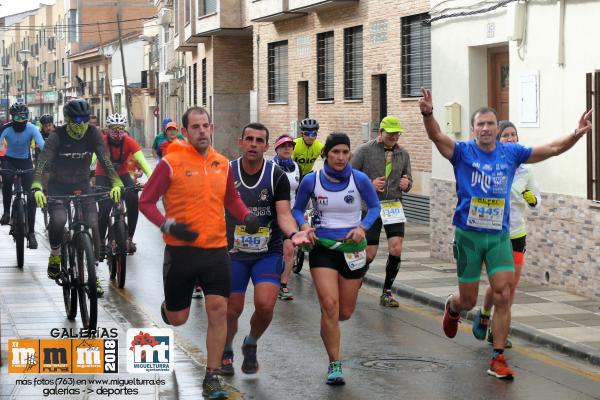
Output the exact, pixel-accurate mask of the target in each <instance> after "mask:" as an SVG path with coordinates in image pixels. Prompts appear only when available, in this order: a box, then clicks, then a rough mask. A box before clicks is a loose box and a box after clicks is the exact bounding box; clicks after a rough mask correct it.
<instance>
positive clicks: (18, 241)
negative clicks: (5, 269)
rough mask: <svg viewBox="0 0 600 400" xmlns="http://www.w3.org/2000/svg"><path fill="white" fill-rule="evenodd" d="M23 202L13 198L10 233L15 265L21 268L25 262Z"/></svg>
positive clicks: (25, 229)
mask: <svg viewBox="0 0 600 400" xmlns="http://www.w3.org/2000/svg"><path fill="white" fill-rule="evenodd" d="M24 203H25V202H24V201H23V199H15V202H14V203H13V210H12V212H13V214H12V218H13V220H12V234H13V238H14V240H15V246H16V248H17V267H18V268H23V264H24V262H25V232H26V231H27V228H26V226H25V223H26V222H25V204H24Z"/></svg>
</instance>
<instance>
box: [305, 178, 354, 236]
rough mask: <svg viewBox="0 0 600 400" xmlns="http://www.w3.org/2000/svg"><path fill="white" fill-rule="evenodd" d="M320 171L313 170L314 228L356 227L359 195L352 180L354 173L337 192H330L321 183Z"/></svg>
mask: <svg viewBox="0 0 600 400" xmlns="http://www.w3.org/2000/svg"><path fill="white" fill-rule="evenodd" d="M321 173H322V171H321V170H319V171H317V172H315V189H314V190H313V196H314V199H313V204H316V209H317V213H318V218H316V220H317V221H318V223H317V224H316V226H315V228H327V229H339V228H348V227H353V228H354V227H357V226H358V225H359V224H360V220H361V219H360V217H361V200H362V198H361V196H360V193H359V192H358V188H357V187H356V182H354V174H352V175H350V182H348V186H346V188H345V189H343V190H340V191H339V192H330V191H328V190H326V189H325V188H324V187H323V186H322V185H321V176H320V175H321Z"/></svg>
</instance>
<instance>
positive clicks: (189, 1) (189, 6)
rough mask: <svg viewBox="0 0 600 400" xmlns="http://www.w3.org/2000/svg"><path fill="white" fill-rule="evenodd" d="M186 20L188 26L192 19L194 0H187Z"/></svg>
mask: <svg viewBox="0 0 600 400" xmlns="http://www.w3.org/2000/svg"><path fill="white" fill-rule="evenodd" d="M184 6H185V9H184V18H185V24H186V25H188V24H189V23H190V20H191V19H192V17H191V16H192V0H185V5H184Z"/></svg>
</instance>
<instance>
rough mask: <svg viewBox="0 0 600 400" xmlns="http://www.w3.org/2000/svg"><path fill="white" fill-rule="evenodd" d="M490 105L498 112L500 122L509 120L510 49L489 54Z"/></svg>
mask: <svg viewBox="0 0 600 400" xmlns="http://www.w3.org/2000/svg"><path fill="white" fill-rule="evenodd" d="M488 72H489V73H488V104H489V106H490V107H492V108H494V109H495V110H496V111H497V112H498V120H503V119H508V88H509V84H510V81H509V76H510V74H509V72H510V63H509V60H508V49H505V48H502V49H500V50H498V49H493V50H492V49H490V51H489V53H488Z"/></svg>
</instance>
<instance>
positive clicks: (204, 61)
mask: <svg viewBox="0 0 600 400" xmlns="http://www.w3.org/2000/svg"><path fill="white" fill-rule="evenodd" d="M202 105H203V106H206V58H203V59H202Z"/></svg>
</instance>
